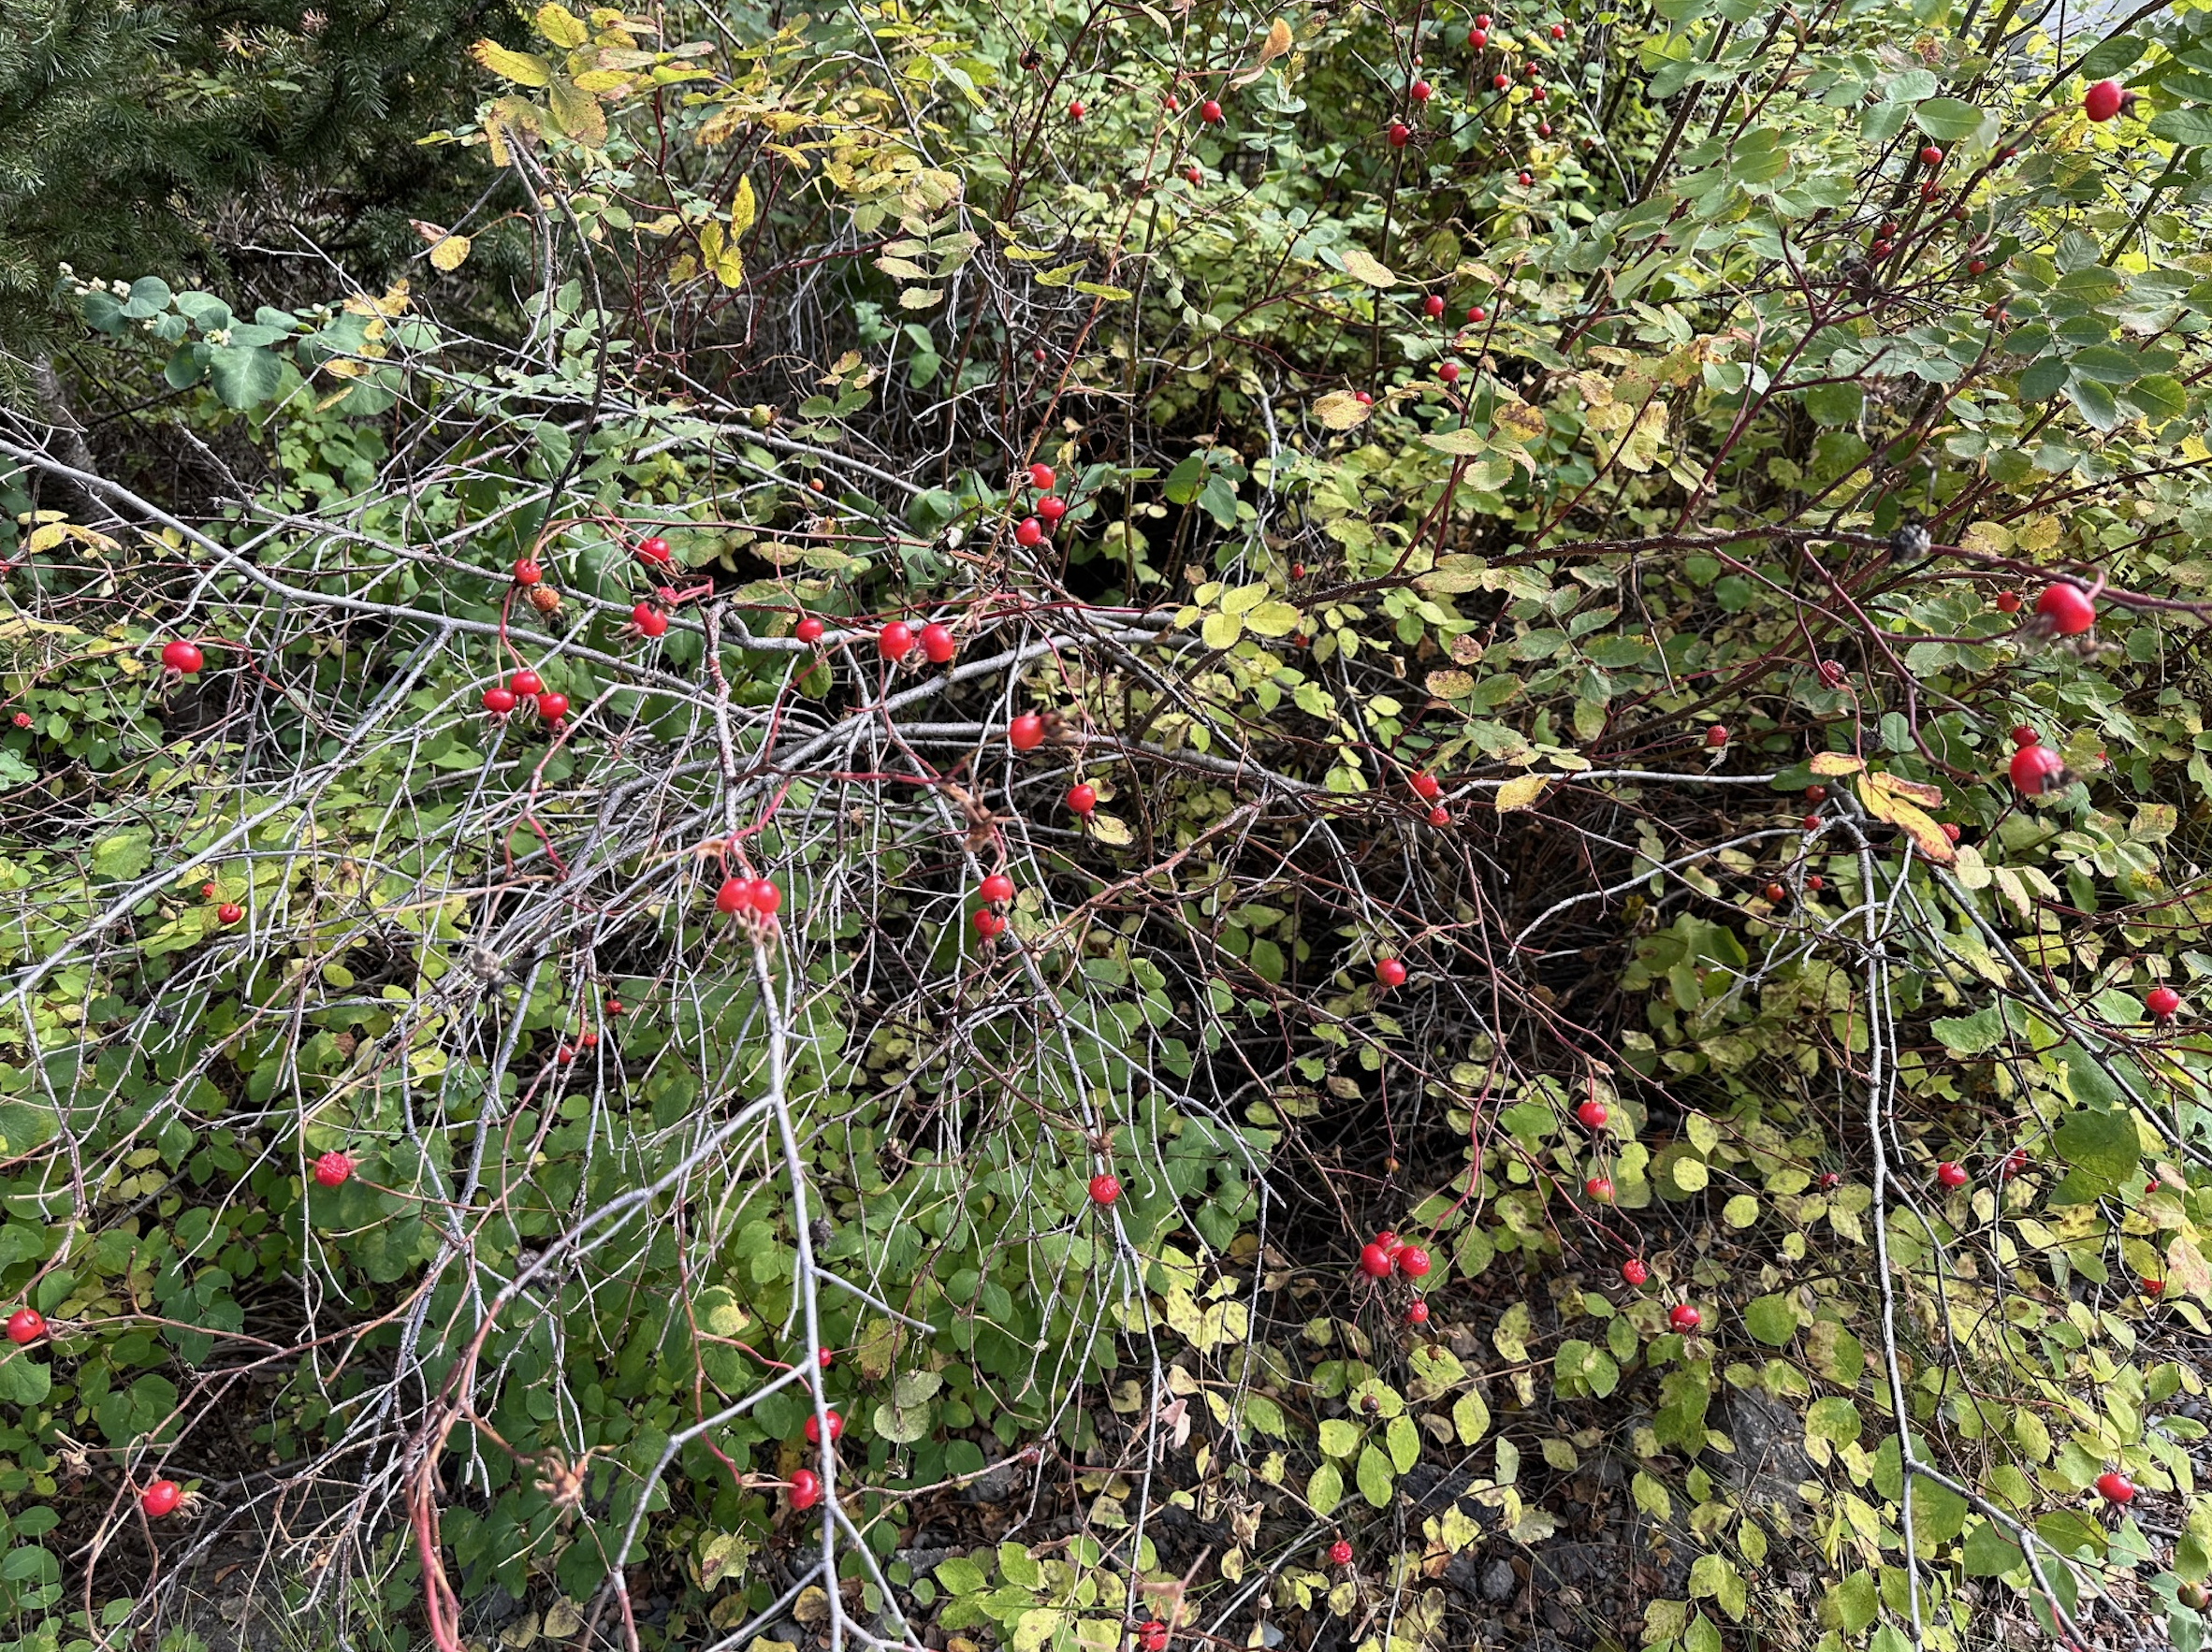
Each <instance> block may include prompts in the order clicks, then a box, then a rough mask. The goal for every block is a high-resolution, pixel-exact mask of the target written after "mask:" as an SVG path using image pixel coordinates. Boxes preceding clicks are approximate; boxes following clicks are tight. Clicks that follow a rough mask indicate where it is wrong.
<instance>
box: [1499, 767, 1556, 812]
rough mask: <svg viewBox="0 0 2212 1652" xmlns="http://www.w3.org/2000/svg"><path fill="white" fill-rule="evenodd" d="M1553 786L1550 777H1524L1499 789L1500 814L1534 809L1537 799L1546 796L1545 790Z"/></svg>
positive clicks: (1509, 781) (1511, 781)
mask: <svg viewBox="0 0 2212 1652" xmlns="http://www.w3.org/2000/svg"><path fill="white" fill-rule="evenodd" d="M1550 784H1551V776H1550V775H1521V776H1520V777H1519V778H1518V779H1513V780H1508V781H1506V783H1505V785H1503V786H1501V787H1499V788H1498V799H1497V802H1498V813H1499V814H1501V815H1504V814H1509V813H1511V812H1512V811H1513V810H1515V809H1525V808H1533V807H1534V806H1535V801H1536V799H1537V798H1539V797H1541V796H1543V795H1544V788H1545V787H1547V786H1549V785H1550Z"/></svg>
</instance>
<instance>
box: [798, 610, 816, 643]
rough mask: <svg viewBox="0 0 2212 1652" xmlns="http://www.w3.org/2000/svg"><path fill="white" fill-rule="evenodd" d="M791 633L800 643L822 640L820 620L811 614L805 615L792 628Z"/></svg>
mask: <svg viewBox="0 0 2212 1652" xmlns="http://www.w3.org/2000/svg"><path fill="white" fill-rule="evenodd" d="M792 634H793V636H795V637H797V638H798V639H799V641H800V642H802V643H819V642H821V641H822V621H821V620H820V619H818V618H816V617H815V616H813V615H811V614H808V615H806V616H803V617H802V618H801V619H800V620H799V623H798V624H797V625H795V626H793V628H792Z"/></svg>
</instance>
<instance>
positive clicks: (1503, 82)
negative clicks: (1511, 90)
mask: <svg viewBox="0 0 2212 1652" xmlns="http://www.w3.org/2000/svg"><path fill="white" fill-rule="evenodd" d="M1490 83H1491V85H1492V87H1493V88H1495V89H1496V90H1497V91H1500V92H1503V91H1505V90H1506V87H1508V86H1510V85H1512V84H1513V77H1512V76H1511V75H1508V74H1506V72H1505V71H1504V70H1503V69H1501V70H1499V71H1498V72H1497V73H1496V74H1494V75H1492V77H1491V78H1490Z"/></svg>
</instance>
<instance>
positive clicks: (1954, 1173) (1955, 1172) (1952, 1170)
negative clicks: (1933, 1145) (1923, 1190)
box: [1936, 1159, 1967, 1187]
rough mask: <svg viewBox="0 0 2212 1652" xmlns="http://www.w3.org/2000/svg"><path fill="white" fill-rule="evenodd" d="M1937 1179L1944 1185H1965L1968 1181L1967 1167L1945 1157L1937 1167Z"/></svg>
mask: <svg viewBox="0 0 2212 1652" xmlns="http://www.w3.org/2000/svg"><path fill="white" fill-rule="evenodd" d="M1936 1181H1938V1182H1940V1183H1942V1184H1943V1186H1944V1187H1964V1186H1965V1185H1966V1181H1967V1176H1966V1167H1965V1166H1964V1165H1955V1164H1953V1163H1952V1162H1951V1161H1950V1160H1949V1159H1945V1160H1944V1161H1943V1163H1942V1164H1940V1165H1938V1166H1937V1167H1936Z"/></svg>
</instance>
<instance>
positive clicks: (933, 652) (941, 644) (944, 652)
mask: <svg viewBox="0 0 2212 1652" xmlns="http://www.w3.org/2000/svg"><path fill="white" fill-rule="evenodd" d="M959 651H960V645H959V644H957V643H955V642H954V641H953V628H952V627H951V626H949V625H936V624H931V625H925V626H924V627H923V628H922V657H923V659H926V660H928V661H929V663H930V664H932V665H942V664H944V663H945V661H947V660H948V659H952V658H953V655H954V654H956V653H958V652H959Z"/></svg>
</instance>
